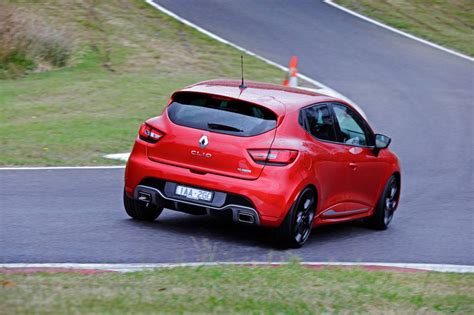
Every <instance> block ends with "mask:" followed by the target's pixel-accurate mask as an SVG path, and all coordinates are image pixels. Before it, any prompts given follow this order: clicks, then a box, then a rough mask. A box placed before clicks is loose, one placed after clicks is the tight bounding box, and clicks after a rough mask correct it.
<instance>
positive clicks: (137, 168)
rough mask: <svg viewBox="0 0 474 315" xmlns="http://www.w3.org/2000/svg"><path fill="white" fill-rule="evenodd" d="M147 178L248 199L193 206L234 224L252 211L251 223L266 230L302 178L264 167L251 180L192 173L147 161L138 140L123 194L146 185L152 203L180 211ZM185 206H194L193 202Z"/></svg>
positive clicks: (276, 223)
mask: <svg viewBox="0 0 474 315" xmlns="http://www.w3.org/2000/svg"><path fill="white" fill-rule="evenodd" d="M294 173H295V174H294ZM150 179H156V180H159V181H163V182H173V183H179V184H183V185H189V186H193V187H198V188H202V189H207V190H212V191H217V192H223V193H225V194H227V195H231V194H232V195H234V196H242V197H244V198H246V199H248V200H249V204H245V205H242V204H233V205H232V202H226V203H225V204H224V205H220V206H218V207H215V206H212V205H211V206H209V205H202V204H200V205H199V204H197V206H198V207H200V208H203V209H208V210H206V211H208V213H211V214H213V213H222V214H224V213H225V212H229V211H230V213H231V215H232V218H233V219H234V220H236V221H238V216H239V214H240V213H244V214H251V213H253V212H255V213H256V214H255V215H254V220H255V222H254V224H259V225H262V226H268V227H276V226H279V225H280V223H281V222H282V221H283V219H284V218H285V216H286V214H287V212H288V210H289V209H290V207H291V205H292V204H293V202H294V200H296V198H297V195H298V192H299V191H300V190H301V185H302V175H301V174H298V172H292V167H291V166H283V167H270V166H267V167H265V169H264V170H263V172H262V174H261V175H260V177H259V178H258V179H255V180H244V179H238V178H233V177H227V176H221V175H217V174H211V173H207V174H197V173H193V172H191V171H190V170H189V169H187V168H182V167H177V166H173V165H168V164H163V163H159V162H155V161H151V160H149V159H148V157H147V155H146V144H145V143H143V142H142V141H141V140H137V142H136V143H135V146H134V148H133V151H132V154H131V155H130V158H129V160H128V162H127V167H126V170H125V191H126V193H127V195H128V196H129V197H133V198H135V199H138V196H137V192H138V191H139V190H140V189H143V187H142V188H140V187H139V189H137V187H138V186H139V185H142V186H148V187H151V188H154V189H157V191H153V195H154V196H156V198H157V199H156V202H161V203H162V204H163V205H164V206H165V207H166V208H171V209H174V210H180V209H176V208H179V203H183V200H174V198H173V197H172V196H170V195H166V194H165V193H164V190H163V189H160V187H156V185H151V186H150V185H149V184H148V183H149V182H150ZM189 203H191V205H192V206H196V204H195V203H193V202H189ZM177 204H178V205H177ZM177 206H178V207H177ZM242 206H243V207H242ZM197 214H200V213H197Z"/></svg>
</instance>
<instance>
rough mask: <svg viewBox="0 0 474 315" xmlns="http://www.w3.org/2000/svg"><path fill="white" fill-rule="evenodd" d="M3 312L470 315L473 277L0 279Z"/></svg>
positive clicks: (301, 271) (260, 272)
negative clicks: (447, 314) (446, 314)
mask: <svg viewBox="0 0 474 315" xmlns="http://www.w3.org/2000/svg"><path fill="white" fill-rule="evenodd" d="M0 293H1V294H0V313H3V314H27V313H35V314H51V313H52V314H65V313H67V314H70V313H80V314H84V313H94V314H113V313H115V314H123V313H133V314H143V313H203V314H204V313H206V314H207V313H221V314H223V313H227V314H228V313H245V314H248V313H253V314H260V313H270V314H273V313H285V314H310V313H311V314H315V313H316V314H318V313H340V314H348V313H351V314H352V313H360V314H365V313H376V314H380V313H388V314H415V313H416V314H445V313H453V314H472V313H473V312H474V275H472V274H464V275H462V274H448V273H432V272H430V273H397V272H387V271H384V272H381V271H378V272H375V271H365V270H362V269H337V268H329V269H321V270H313V269H307V268H304V267H302V266H301V265H298V264H296V263H292V264H290V265H288V266H284V267H278V268H271V267H238V266H217V267H198V268H188V267H182V268H175V269H158V270H154V271H145V272H134V273H127V274H115V273H105V274H96V275H87V276H85V275H80V274H46V273H36V274H29V275H20V274H9V275H6V274H0Z"/></svg>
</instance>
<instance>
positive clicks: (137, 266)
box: [0, 261, 474, 273]
mask: <svg viewBox="0 0 474 315" xmlns="http://www.w3.org/2000/svg"><path fill="white" fill-rule="evenodd" d="M285 264H288V262H271V263H268V262H260V261H255V262H252V261H250V262H248V261H245V262H207V263H199V262H197V263H176V264H167V263H150V264H141V263H131V264H77V263H44V264H43V263H36V264H29V263H8V264H0V268H64V269H95V270H108V271H117V272H135V271H143V270H152V269H158V268H178V267H200V266H223V265H243V266H253V265H258V266H265V265H272V266H278V265H285ZM300 264H301V265H304V266H351V267H364V266H368V267H370V266H376V267H389V268H390V267H393V268H408V269H419V270H426V271H436V272H454V273H474V266H468V265H449V264H411V263H410V264H409V263H407V264H404V263H371V262H367V263H358V262H301V263H300Z"/></svg>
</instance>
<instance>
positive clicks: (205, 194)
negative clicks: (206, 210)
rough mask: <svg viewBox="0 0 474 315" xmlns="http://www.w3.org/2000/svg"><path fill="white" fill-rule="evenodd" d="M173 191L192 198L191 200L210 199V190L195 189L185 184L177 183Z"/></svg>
mask: <svg viewBox="0 0 474 315" xmlns="http://www.w3.org/2000/svg"><path fill="white" fill-rule="evenodd" d="M175 193H176V194H177V195H179V196H182V197H185V198H188V199H193V200H204V201H211V200H212V195H213V192H212V191H207V190H202V189H196V188H191V187H186V186H181V185H178V186H176V191H175Z"/></svg>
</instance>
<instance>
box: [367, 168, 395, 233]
mask: <svg viewBox="0 0 474 315" xmlns="http://www.w3.org/2000/svg"><path fill="white" fill-rule="evenodd" d="M398 189H399V187H398V183H397V179H396V178H395V176H393V175H392V176H391V177H390V178H389V179H388V181H387V184H386V185H385V188H384V190H383V193H382V195H381V196H380V199H379V201H378V202H377V205H376V206H375V210H374V213H373V214H372V216H370V217H369V218H367V219H366V220H365V222H366V223H367V226H368V227H369V228H372V229H374V230H386V229H387V228H388V226H389V224H390V222H391V221H392V219H393V214H394V212H395V209H396V207H397V201H398V200H397V199H398Z"/></svg>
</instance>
